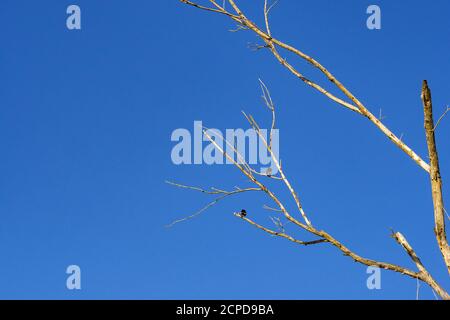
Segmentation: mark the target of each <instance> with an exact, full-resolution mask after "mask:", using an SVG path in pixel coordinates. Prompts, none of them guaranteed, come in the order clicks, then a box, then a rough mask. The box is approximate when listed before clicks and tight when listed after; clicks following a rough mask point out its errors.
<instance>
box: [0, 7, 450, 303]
mask: <svg viewBox="0 0 450 320" xmlns="http://www.w3.org/2000/svg"><path fill="white" fill-rule="evenodd" d="M241 2H244V1H241ZM70 4H77V5H79V6H80V8H81V10H82V30H78V31H75V30H74V31H69V30H68V29H67V28H66V25H65V20H66V17H67V15H66V8H67V6H68V5H70ZM370 4H378V5H379V6H380V7H381V10H382V29H381V30H379V31H370V30H368V29H367V28H366V26H365V20H366V18H367V15H366V13H365V11H366V8H367V6H368V5H370ZM244 8H245V9H246V10H247V12H248V13H247V14H248V16H250V17H252V19H253V20H255V21H257V22H259V23H260V22H261V21H262V20H261V18H262V17H261V13H262V1H252V2H251V4H248V3H247V4H246V5H244ZM448 12H450V3H449V2H448V1H445V0H436V1H432V2H428V3H427V4H426V5H424V4H423V2H422V1H374V2H368V1H356V0H353V1H350V0H346V1H339V2H338V1H331V0H330V1H325V0H320V1H289V0H282V1H280V2H279V4H278V5H277V7H276V8H275V9H274V10H273V15H272V29H273V33H274V35H276V36H277V37H278V38H280V39H282V40H285V41H287V42H289V43H290V44H293V45H295V46H297V47H298V48H300V49H302V50H304V51H305V52H307V53H309V54H311V55H313V56H314V57H316V58H317V59H318V60H319V61H321V62H322V63H323V64H324V65H325V66H326V67H328V68H329V69H330V70H331V71H332V72H334V74H335V75H336V76H337V77H338V78H339V79H340V80H341V81H342V82H344V83H345V84H346V85H347V86H348V87H349V89H350V90H352V91H353V93H355V95H357V96H358V97H359V98H360V99H361V100H362V101H363V102H364V103H365V104H366V105H367V106H369V108H370V109H371V110H372V111H373V112H374V113H378V111H379V109H380V108H381V109H382V112H383V115H384V116H385V117H386V119H385V123H386V124H387V125H388V126H389V127H390V128H391V129H392V130H394V132H396V133H397V134H399V135H400V134H402V133H403V138H404V140H405V141H406V142H407V143H408V144H409V145H410V146H411V147H413V148H414V149H415V150H416V151H417V152H418V153H419V154H420V155H422V156H423V157H424V158H426V144H425V138H424V133H423V114H422V107H421V101H420V88H421V81H422V80H423V79H428V81H429V85H430V87H431V89H432V93H433V100H434V108H435V110H436V113H437V114H440V113H441V112H442V111H443V110H444V107H445V105H447V104H449V102H450V83H449V81H448V75H449V74H450V65H449V63H448V52H449V50H450V42H449V32H450V21H449V19H448ZM232 28H234V26H233V24H232V23H231V22H230V21H229V20H227V19H225V18H223V17H219V16H216V15H212V14H207V13H204V12H200V11H198V10H195V9H192V8H189V7H187V6H185V5H182V4H180V3H179V2H178V1H175V0H167V1H144V0H135V1H131V2H126V1H101V0H97V1H86V0H77V1H73V2H69V1H49V0H45V1H17V0H2V1H1V2H0V38H1V41H2V50H0V147H1V157H0V174H1V177H2V178H1V179H0V214H1V217H2V222H1V223H0V252H1V259H0V264H1V265H0V270H1V272H0V298H39V299H48V298H57V299H79V298H83V299H95V298H102V299H118V298H123V299H153V298H160V299H169V298H172V299H175V298H178V299H196V298H201V299H213V298H216V299H221V298H237V299H247V298H255V299H314V298H319V299H336V298H337V299H344V298H350V299H396V298H401V299H414V298H415V296H416V281H415V280H414V279H409V278H405V277H402V276H400V275H397V274H393V273H391V272H388V271H383V272H382V289H381V290H368V289H367V287H366V279H367V276H368V275H367V274H366V268H365V267H364V266H362V265H358V264H355V263H354V262H352V261H351V260H350V259H348V258H347V257H343V256H342V254H341V253H339V252H338V251H336V250H335V249H334V248H332V247H330V246H327V245H317V246H312V247H306V248H305V247H299V246H296V245H295V244H292V243H290V242H288V241H286V240H284V239H279V238H273V237H270V236H269V235H267V234H265V233H263V232H261V231H259V230H256V229H255V228H253V227H251V226H249V225H248V224H245V223H244V222H243V221H240V220H239V219H237V218H235V217H234V216H233V215H232V213H233V212H234V211H236V210H239V209H241V208H246V209H247V211H248V212H249V215H251V217H252V218H254V219H256V220H258V221H260V222H261V223H264V224H266V225H269V224H270V220H269V218H268V213H267V212H265V211H264V210H263V209H262V205H263V204H270V202H269V201H268V200H267V199H266V198H264V197H263V196H262V195H244V196H238V197H236V198H230V199H227V200H224V201H223V202H222V203H220V204H218V205H217V206H215V207H213V208H212V209H210V210H209V211H208V212H206V213H204V214H203V215H202V216H201V217H198V218H196V219H193V220H191V221H189V222H186V223H182V224H178V225H176V226H174V227H172V228H169V229H168V228H165V227H164V226H165V225H166V224H167V223H169V222H171V221H172V220H174V219H176V218H179V217H183V216H186V215H189V214H191V213H193V212H195V211H196V210H198V209H199V208H201V207H202V206H203V205H205V204H206V203H208V202H209V201H211V200H212V199H211V198H208V197H206V196H205V195H202V194H197V193H195V192H189V191H185V190H180V189H177V188H173V187H171V186H168V185H166V184H165V183H164V181H165V180H174V181H178V182H181V183H188V184H192V185H198V186H202V187H209V186H216V187H222V188H227V189H231V188H233V187H234V186H235V185H239V186H241V187H245V186H249V183H248V182H247V181H246V180H245V179H244V178H243V177H242V176H241V175H240V174H239V172H237V171H236V169H235V168H233V167H232V166H206V165H185V166H176V165H174V164H173V163H172V161H171V158H170V151H171V149H172V147H173V146H174V143H173V142H171V141H170V135H171V133H172V131H173V130H174V129H176V128H187V129H189V130H193V121H194V120H202V121H203V123H204V124H205V125H206V126H209V127H216V128H219V129H221V130H224V129H226V128H246V122H245V119H244V118H243V117H242V115H241V113H240V112H241V110H242V109H244V110H246V111H248V112H250V113H252V114H254V115H255V117H257V119H258V120H259V122H260V123H262V125H263V126H265V127H267V126H269V123H270V116H269V114H268V113H267V112H266V111H265V110H264V108H262V105H261V100H260V91H259V86H258V78H262V79H263V80H264V81H265V82H266V84H267V85H268V86H269V87H270V90H271V93H272V97H273V99H274V101H275V103H276V105H277V108H278V118H277V120H278V127H279V128H280V151H281V158H282V160H283V167H284V169H285V171H286V173H287V175H288V176H289V177H290V180H291V181H292V182H293V184H294V186H295V187H296V188H297V190H298V192H299V194H300V195H301V197H302V200H303V204H304V207H305V209H306V210H307V212H309V215H310V217H311V219H312V221H313V222H314V224H315V225H317V226H318V227H319V228H321V229H325V230H327V231H328V232H330V233H331V234H332V235H334V236H335V237H336V238H338V239H339V240H341V241H342V242H343V243H345V244H346V245H347V246H349V247H350V248H351V249H353V250H355V251H356V252H358V253H359V254H361V255H363V256H366V257H368V258H373V259H379V260H384V261H388V262H393V263H398V264H402V265H405V266H408V267H410V268H414V266H413V265H412V264H411V262H410V260H409V259H408V257H407V256H406V254H405V253H404V252H403V251H402V249H401V248H400V247H399V246H398V245H397V244H396V243H395V241H394V240H393V239H391V238H390V237H389V233H390V230H389V228H394V229H395V230H399V231H401V232H402V233H403V234H404V235H405V236H406V237H407V238H408V240H409V241H410V243H411V244H412V245H413V247H414V248H415V249H416V251H417V253H418V254H419V255H420V256H421V258H422V260H423V261H424V263H425V264H426V266H428V268H429V270H430V272H431V273H432V274H433V275H434V276H435V277H436V278H437V279H438V280H439V281H440V282H441V284H442V285H443V286H445V287H446V288H447V289H448V288H450V281H449V278H448V275H447V272H446V270H445V267H444V264H443V262H442V261H441V257H440V254H439V251H438V249H437V245H436V243H435V238H434V234H433V217H432V204H431V196H430V188H429V184H428V177H427V175H426V174H425V172H424V171H423V170H421V169H420V168H419V167H418V166H417V165H416V164H415V163H414V162H413V161H411V160H410V159H409V158H408V157H407V156H406V155H404V154H403V153H402V152H401V151H400V150H399V149H397V148H396V147H395V146H394V145H393V144H391V143H389V141H388V140H387V139H386V137H385V136H383V135H382V134H381V133H380V132H379V131H378V130H377V129H376V128H375V127H374V126H372V125H371V124H370V123H369V122H368V121H366V120H365V119H363V118H362V117H358V116H357V115H356V114H353V113H352V112H350V111H348V110H346V109H343V108H342V107H339V106H337V105H335V104H333V103H332V102H331V101H329V100H327V99H326V98H324V97H323V96H321V95H319V94H318V93H316V92H314V91H312V90H311V89H310V88H308V87H305V86H304V85H303V84H302V83H300V82H299V81H298V80H297V79H295V78H294V77H293V76H292V75H291V74H289V73H288V72H287V71H286V70H284V69H283V68H282V67H281V66H280V65H279V64H278V63H277V62H276V61H275V60H274V58H273V57H272V56H271V55H270V54H268V52H264V51H258V52H253V51H251V50H249V49H248V48H247V43H248V42H254V41H255V39H256V38H255V36H254V35H253V34H252V33H249V32H238V33H231V32H228V30H229V29H232ZM295 65H296V66H298V67H299V68H300V69H301V70H302V71H303V72H304V73H305V74H306V75H308V76H309V77H312V78H315V79H321V81H322V82H321V83H323V84H324V85H327V81H324V80H323V78H322V77H320V75H319V74H318V73H317V72H316V71H315V70H313V69H311V68H310V67H309V66H308V65H306V64H305V63H303V62H300V61H295ZM449 134H450V123H449V122H448V120H447V121H444V122H443V123H442V124H441V125H440V127H439V130H438V132H437V139H438V147H440V157H441V167H442V168H441V170H442V175H443V177H444V181H445V179H447V178H448V177H450V167H449V163H450V148H449V147H448V144H446V142H445V141H446V137H448V136H449ZM447 180H448V179H447ZM276 190H277V192H278V193H281V192H283V191H282V190H284V189H282V188H276ZM449 192H450V190H449V189H448V187H447V184H446V185H444V197H445V200H446V202H449V201H450V198H449V197H448V194H449ZM282 197H283V199H285V200H286V202H287V203H289V207H290V208H291V209H293V206H292V205H293V203H291V202H290V200H289V198H288V197H287V196H282ZM288 231H289V232H292V234H295V235H297V236H298V237H301V236H304V237H306V240H309V236H307V235H306V236H305V235H304V234H302V233H298V232H297V230H295V229H293V228H292V227H291V228H288ZM71 264H76V265H79V266H80V268H81V272H82V278H81V279H82V280H81V281H82V289H81V290H79V291H77V290H74V291H70V290H67V288H66V277H67V275H66V273H65V270H66V267H67V266H68V265H71ZM420 297H421V298H424V299H433V295H432V292H431V289H430V288H428V287H427V286H425V285H422V286H421V288H420Z"/></svg>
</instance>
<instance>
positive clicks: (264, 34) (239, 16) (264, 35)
mask: <svg viewBox="0 0 450 320" xmlns="http://www.w3.org/2000/svg"><path fill="white" fill-rule="evenodd" d="M180 1H181V2H183V3H185V4H188V5H191V6H195V7H197V8H199V7H200V9H203V10H207V11H213V12H217V13H221V14H223V15H226V16H228V17H230V18H231V19H233V20H234V21H236V22H238V23H240V24H241V25H243V26H244V27H245V28H247V29H250V30H252V31H253V32H255V33H256V34H257V35H258V36H259V37H260V38H261V39H262V40H263V41H264V42H265V43H266V44H267V47H268V48H270V50H271V52H272V53H273V54H274V56H275V57H276V58H277V60H278V61H279V62H280V63H281V64H282V65H284V66H285V67H286V68H287V69H288V70H289V71H290V72H291V73H293V74H294V75H295V76H297V77H298V78H299V79H300V80H302V81H303V82H304V83H306V84H307V85H309V86H311V87H313V88H314V89H316V90H318V91H319V92H320V93H322V94H324V95H325V96H326V97H328V98H330V99H331V100H333V101H335V102H337V103H338V104H340V105H342V106H344V107H346V108H348V109H350V110H352V111H355V112H357V113H359V114H361V115H363V116H364V117H366V118H367V119H369V120H370V121H371V122H372V123H373V124H374V125H375V126H376V127H377V128H378V129H379V130H380V131H381V132H382V133H384V134H385V135H386V136H387V137H388V138H389V140H391V141H392V142H393V143H394V144H395V145H396V146H397V147H399V148H400V149H401V150H402V151H403V152H405V153H406V154H407V155H408V156H409V157H410V158H411V159H413V160H414V161H415V162H416V163H417V164H418V165H419V166H420V167H421V168H422V169H424V170H425V171H427V172H429V170H430V167H429V165H428V163H426V162H425V161H424V160H423V159H422V158H421V157H420V156H419V155H418V154H417V153H416V152H414V151H413V150H412V149H411V148H410V147H409V146H408V145H406V144H405V143H404V142H403V141H402V140H401V139H400V138H398V137H397V136H396V135H395V134H394V133H393V132H392V131H391V130H389V129H388V128H387V127H386V126H385V125H384V124H383V123H382V122H381V121H380V120H379V119H378V118H377V117H376V116H374V115H373V114H372V113H371V112H370V111H369V110H368V109H367V108H366V107H365V106H364V104H363V103H362V102H361V101H360V100H358V99H357V98H356V97H355V96H354V95H353V94H352V93H351V92H350V90H348V89H347V88H346V87H345V86H344V85H343V84H342V83H341V82H340V81H339V80H338V79H337V78H336V77H335V76H334V75H333V74H332V73H331V72H330V71H329V70H328V69H326V68H325V67H324V66H323V65H322V64H321V63H319V62H318V61H317V60H315V59H314V58H312V57H311V56H309V55H307V54H305V53H304V52H302V51H301V50H298V49H297V48H294V47H293V46H291V45H288V44H286V43H284V42H282V41H280V40H278V39H276V38H274V37H273V36H272V35H271V34H270V33H269V32H268V31H263V30H261V29H260V28H259V27H258V26H257V25H256V24H255V23H254V22H252V21H251V20H250V19H248V18H247V17H246V16H245V14H244V13H243V12H242V11H241V10H240V8H239V7H238V6H237V5H236V3H235V1H233V0H228V2H229V3H230V5H231V6H232V8H233V9H234V11H235V13H236V14H233V13H230V12H228V11H226V10H225V9H224V8H221V9H209V10H208V8H206V7H201V6H199V5H198V4H196V3H194V2H192V1H187V0H180ZM212 2H213V1H212ZM216 8H217V6H216ZM266 15H268V14H266ZM265 21H266V29H267V25H268V17H265ZM268 30H269V31H270V27H269V29H268ZM275 46H278V47H280V48H283V49H285V50H287V51H290V52H291V53H293V54H295V55H297V56H298V57H300V58H302V59H304V60H306V61H307V62H308V63H310V64H311V65H312V66H314V67H315V68H317V69H318V70H320V71H321V72H322V73H323V74H324V75H325V76H326V77H327V79H328V80H329V81H331V82H332V83H333V84H334V85H335V86H336V87H337V88H338V89H339V90H340V91H341V92H342V93H343V94H344V95H345V96H347V97H348V98H349V99H350V100H351V101H352V103H353V104H352V103H348V102H345V101H344V100H342V99H340V98H338V97H336V96H335V95H333V94H331V93H330V92H329V91H328V90H326V89H324V88H323V87H321V86H320V85H318V84H316V83H315V82H313V81H311V80H310V79H308V78H306V77H305V76H303V74H301V73H300V72H298V71H297V70H296V69H295V68H294V67H293V66H292V65H290V64H289V63H287V61H286V60H285V59H284V58H282V57H281V55H280V54H279V53H278V52H277V50H276V49H275Z"/></svg>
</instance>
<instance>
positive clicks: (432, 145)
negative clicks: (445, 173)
mask: <svg viewBox="0 0 450 320" xmlns="http://www.w3.org/2000/svg"><path fill="white" fill-rule="evenodd" d="M422 101H423V110H424V118H425V124H424V127H425V135H426V139H427V145H428V155H429V158H430V181H431V194H432V198H433V206H434V233H435V234H436V239H437V242H438V245H439V249H440V251H441V253H442V256H443V258H444V261H445V264H446V266H447V270H448V272H449V273H450V247H449V245H448V242H447V235H446V232H445V209H444V198H443V196H442V178H441V172H440V169H439V156H438V152H437V147H436V139H435V136H434V129H435V125H434V121H433V102H432V100H431V91H430V88H429V87H428V84H427V81H426V80H424V81H423V85H422Z"/></svg>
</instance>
